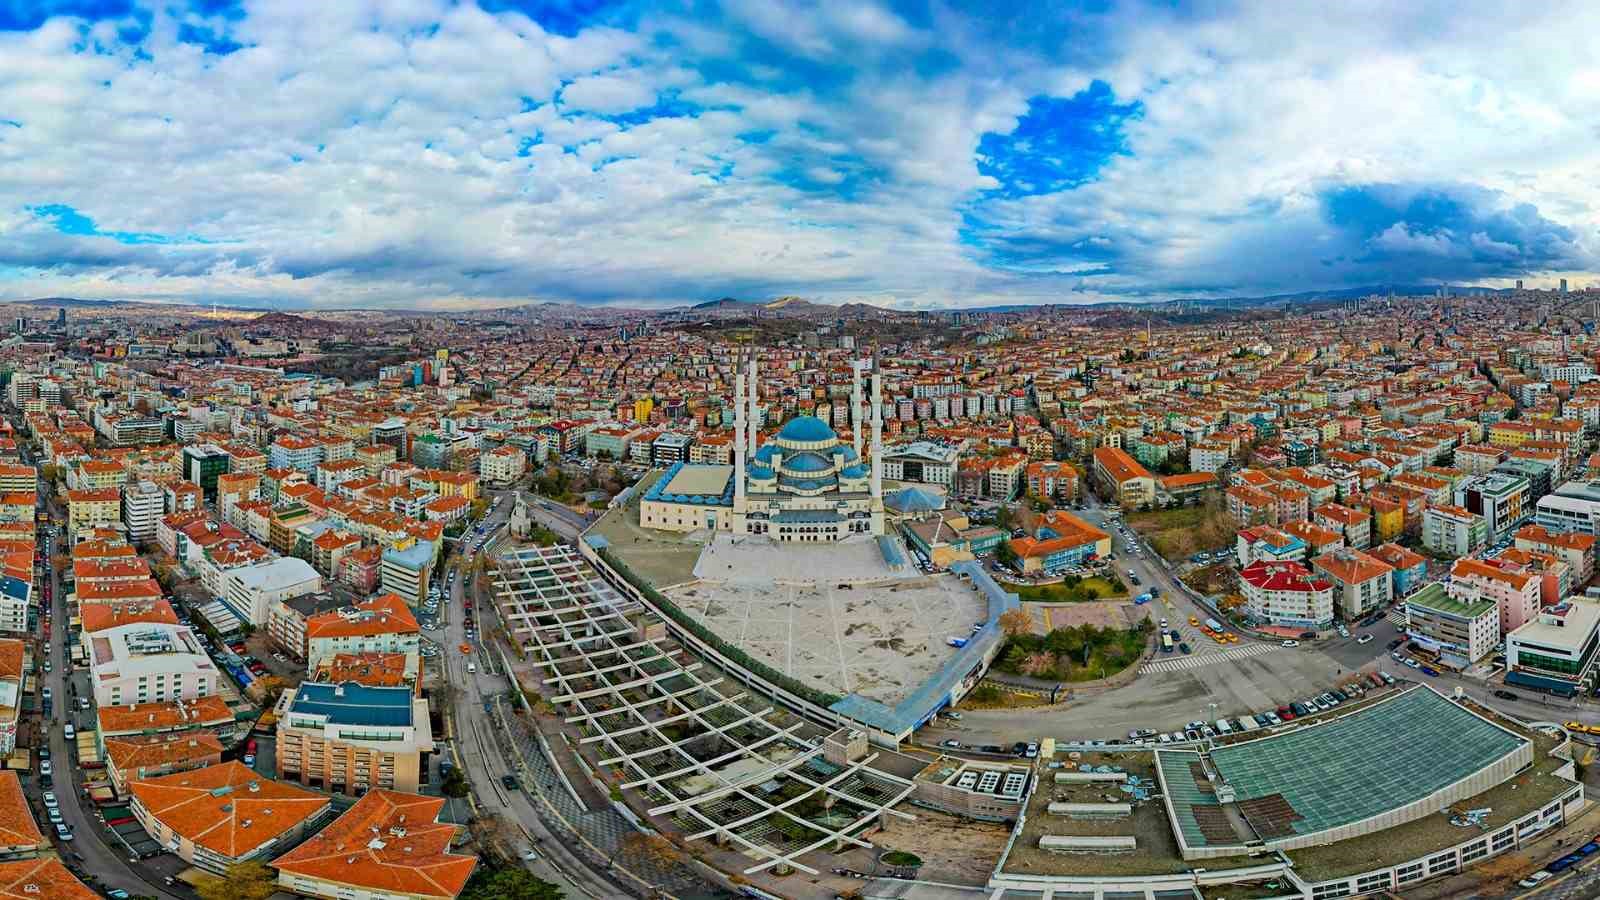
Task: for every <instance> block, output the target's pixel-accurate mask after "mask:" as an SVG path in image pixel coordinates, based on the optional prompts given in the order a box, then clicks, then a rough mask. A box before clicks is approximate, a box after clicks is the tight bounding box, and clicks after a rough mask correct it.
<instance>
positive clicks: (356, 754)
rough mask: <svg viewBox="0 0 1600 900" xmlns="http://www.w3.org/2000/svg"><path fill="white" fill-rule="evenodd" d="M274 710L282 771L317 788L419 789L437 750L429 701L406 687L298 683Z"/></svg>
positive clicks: (341, 790) (357, 792) (282, 775)
mask: <svg viewBox="0 0 1600 900" xmlns="http://www.w3.org/2000/svg"><path fill="white" fill-rule="evenodd" d="M277 714H278V732H277V754H276V756H277V759H276V765H277V771H278V777H280V778H283V779H285V780H288V781H298V782H300V783H301V784H305V785H308V786H310V787H313V788H317V789H319V790H328V791H332V792H334V793H345V794H353V795H360V794H364V793H366V792H367V791H369V790H374V789H381V790H399V791H415V790H417V788H418V786H419V785H420V784H421V782H422V778H423V777H424V771H423V766H422V763H423V758H424V754H427V753H431V752H433V749H434V744H433V733H432V731H431V730H430V728H429V723H428V701H427V700H426V699H423V698H422V697H419V696H417V694H416V692H415V691H413V690H412V689H411V688H409V687H369V686H367V685H362V684H357V683H356V682H353V681H351V682H342V683H339V684H327V683H321V682H301V684H300V685H299V686H298V687H297V688H295V689H294V690H293V691H285V692H284V693H283V697H282V698H280V700H279V701H278V706H277Z"/></svg>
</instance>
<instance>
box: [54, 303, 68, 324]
mask: <svg viewBox="0 0 1600 900" xmlns="http://www.w3.org/2000/svg"><path fill="white" fill-rule="evenodd" d="M56 324H57V325H59V326H61V327H62V328H65V327H67V308H66V307H65V306H63V307H61V308H60V309H58V310H56Z"/></svg>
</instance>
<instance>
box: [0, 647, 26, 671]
mask: <svg viewBox="0 0 1600 900" xmlns="http://www.w3.org/2000/svg"><path fill="white" fill-rule="evenodd" d="M27 650H28V646H27V644H25V643H23V642H22V641H21V640H19V639H17V638H0V678H21V677H22V663H23V660H24V659H26V656H27Z"/></svg>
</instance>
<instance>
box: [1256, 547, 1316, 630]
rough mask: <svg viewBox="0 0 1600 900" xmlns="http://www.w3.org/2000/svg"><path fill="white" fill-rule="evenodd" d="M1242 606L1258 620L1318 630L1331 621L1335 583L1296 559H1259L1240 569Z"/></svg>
mask: <svg viewBox="0 0 1600 900" xmlns="http://www.w3.org/2000/svg"><path fill="white" fill-rule="evenodd" d="M1239 586H1240V590H1241V591H1242V592H1243V593H1244V602H1245V609H1246V610H1248V611H1249V613H1250V615H1251V617H1253V618H1255V619H1256V620H1257V621H1261V622H1265V623H1267V624H1269V625H1274V626H1278V627H1283V628H1308V629H1312V630H1315V631H1321V630H1323V629H1326V628H1330V627H1332V625H1333V611H1334V584H1333V582H1332V581H1330V580H1328V579H1326V578H1319V577H1317V576H1316V575H1314V574H1313V573H1312V571H1311V570H1310V569H1308V568H1306V567H1305V566H1304V565H1302V564H1301V563H1298V562H1292V561H1269V560H1258V561H1256V562H1252V563H1250V564H1249V565H1247V566H1245V567H1244V569H1243V570H1241V571H1240V572H1239Z"/></svg>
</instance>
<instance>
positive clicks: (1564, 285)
mask: <svg viewBox="0 0 1600 900" xmlns="http://www.w3.org/2000/svg"><path fill="white" fill-rule="evenodd" d="M1566 292H1567V280H1566V279H1565V278H1563V279H1561V293H1563V294H1565V293H1566Z"/></svg>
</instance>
